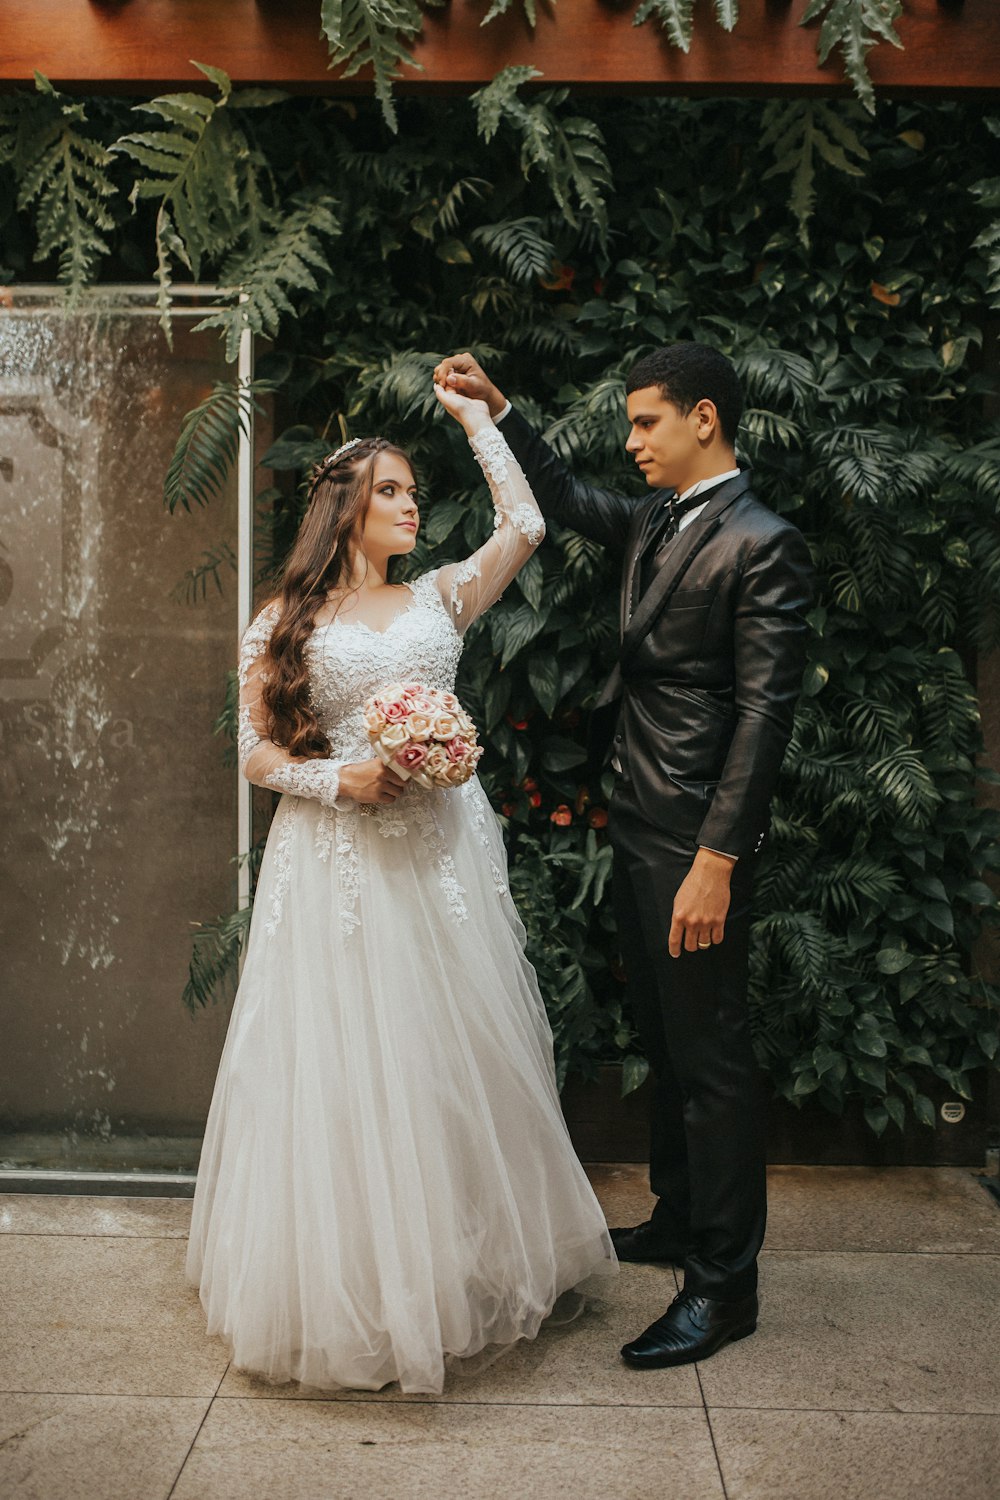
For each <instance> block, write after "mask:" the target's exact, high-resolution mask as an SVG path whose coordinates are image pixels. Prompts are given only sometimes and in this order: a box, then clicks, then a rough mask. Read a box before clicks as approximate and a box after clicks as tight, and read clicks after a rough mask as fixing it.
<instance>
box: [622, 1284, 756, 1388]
mask: <svg viewBox="0 0 1000 1500" xmlns="http://www.w3.org/2000/svg"><path fill="white" fill-rule="evenodd" d="M756 1327H757V1298H756V1295H754V1296H751V1297H742V1298H740V1300H739V1301H738V1302H721V1301H720V1300H719V1299H718V1298H717V1297H698V1296H696V1295H695V1294H694V1292H678V1294H677V1296H676V1297H675V1298H674V1300H673V1302H671V1304H670V1306H669V1307H668V1308H667V1310H666V1312H665V1313H664V1314H663V1317H662V1318H657V1320H656V1322H655V1323H651V1324H650V1326H649V1327H648V1328H647V1329H646V1332H645V1333H640V1335H639V1337H638V1338H637V1339H634V1340H633V1341H632V1343H631V1344H626V1345H625V1346H624V1348H623V1349H622V1359H623V1360H624V1361H625V1363H626V1364H627V1365H631V1366H632V1368H633V1370H662V1369H665V1368H666V1367H667V1366H668V1365H690V1364H694V1362H695V1360H698V1359H708V1357H709V1355H710V1354H715V1352H716V1351H717V1350H718V1349H721V1348H722V1347H723V1346H724V1345H725V1344H733V1343H735V1342H736V1340H737V1339H745V1338H746V1337H747V1335H748V1334H751V1333H753V1331H754V1329H755V1328H756Z"/></svg>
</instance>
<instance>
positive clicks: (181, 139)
mask: <svg viewBox="0 0 1000 1500" xmlns="http://www.w3.org/2000/svg"><path fill="white" fill-rule="evenodd" d="M195 67H197V68H198V69H199V70H200V71H201V72H202V73H204V74H205V76H206V77H207V78H209V79H210V80H211V82H213V83H214V84H215V85H216V87H217V88H218V91H219V94H218V98H216V99H207V98H205V97H204V96H203V95H201V94H190V93H183V94H165V95H163V96H161V97H160V98H157V99H152V100H150V101H149V103H147V104H138V105H136V110H137V111H139V112H141V113H144V114H149V115H154V116H155V117H156V118H157V119H159V120H162V121H163V122H164V127H165V128H163V129H159V130H144V131H134V132H132V133H130V134H129V135H124V136H122V137H121V138H120V139H119V140H117V141H116V142H115V143H114V145H113V146H112V147H111V149H112V151H116V152H121V153H124V154H126V155H128V156H130V157H132V159H133V160H134V161H135V162H137V163H138V165H139V166H140V167H142V168H144V169H145V175H144V176H137V177H136V180H135V184H134V186H133V188H132V201H133V202H136V201H138V200H139V199H142V198H158V199H159V200H160V210H159V214H158V217H157V235H156V245H157V263H158V282H159V288H160V299H159V300H160V307H161V321H163V322H164V326H166V312H167V309H168V308H169V287H170V263H171V259H178V260H180V261H181V262H182V263H183V264H184V265H186V266H188V267H189V268H190V270H191V273H192V275H193V276H194V278H195V280H196V281H197V280H198V278H199V277H200V275H201V265H202V261H203V260H204V259H205V258H206V257H210V258H212V259H219V258H220V257H221V256H222V255H224V254H225V253H226V252H227V251H228V250H230V249H231V248H232V246H233V245H234V244H235V243H236V242H237V240H238V239H239V238H240V237H241V236H243V235H244V234H245V233H246V232H247V228H248V226H247V222H246V220H247V214H246V211H245V210H246V203H247V194H246V193H245V192H242V191H241V189H242V187H243V184H244V181H245V177H246V174H247V172H249V171H252V170H254V167H255V165H256V164H257V162H258V160H259V158H258V157H257V155H256V153H255V152H254V151H253V150H252V148H251V146H250V143H249V141H248V139H247V136H246V133H245V131H244V129H243V127H242V125H241V124H240V123H239V122H238V117H236V116H234V114H233V111H232V110H231V109H229V108H227V105H228V103H229V99H230V95H231V91H232V85H231V83H230V80H229V77H228V76H227V74H225V73H223V72H222V70H221V69H219V68H211V67H209V66H208V65H207V64H204V63H195ZM250 228H251V234H250V238H251V239H254V238H256V234H255V233H254V232H252V231H253V229H254V226H252V225H251V226H250Z"/></svg>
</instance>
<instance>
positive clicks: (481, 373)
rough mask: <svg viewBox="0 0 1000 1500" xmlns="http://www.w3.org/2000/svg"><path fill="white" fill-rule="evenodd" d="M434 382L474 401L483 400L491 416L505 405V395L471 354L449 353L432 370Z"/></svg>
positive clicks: (499, 411) (497, 414)
mask: <svg viewBox="0 0 1000 1500" xmlns="http://www.w3.org/2000/svg"><path fill="white" fill-rule="evenodd" d="M434 384H435V385H440V386H444V388H445V390H451V391H457V392H458V394H459V395H460V396H470V397H471V398H472V399H473V400H474V401H485V402H486V405H487V406H488V407H489V409H490V416H491V417H498V416H499V415H500V413H501V412H502V411H503V409H504V407H505V406H506V405H507V397H506V396H505V395H504V394H503V392H502V391H501V390H500V389H499V388H498V387H497V386H495V385H494V384H493V382H492V380H491V379H490V377H489V376H488V375H487V373H486V371H485V370H484V369H483V367H482V365H481V364H480V363H479V361H478V360H477V359H474V358H473V356H472V355H471V354H449V355H448V358H447V359H443V360H442V361H441V363H440V364H439V365H438V367H437V369H436V370H435V371H434Z"/></svg>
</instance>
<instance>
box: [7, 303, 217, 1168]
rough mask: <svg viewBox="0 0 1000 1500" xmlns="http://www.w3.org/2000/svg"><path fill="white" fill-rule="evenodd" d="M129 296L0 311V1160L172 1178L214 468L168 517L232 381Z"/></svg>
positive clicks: (188, 1120)
mask: <svg viewBox="0 0 1000 1500" xmlns="http://www.w3.org/2000/svg"><path fill="white" fill-rule="evenodd" d="M193 321H195V319H194V318H193V317H192V316H191V315H190V314H189V313H183V312H182V313H181V314H180V315H179V317H178V318H177V320H176V324H175V329H174V336H173V348H172V349H171V348H170V347H169V346H168V343H167V340H166V338H165V337H164V334H163V332H162V331H161V330H160V328H159V326H158V323H157V319H156V316H155V309H154V307H153V305H152V300H151V297H150V296H149V294H148V293H147V292H146V291H145V290H142V291H138V292H135V291H133V292H125V291H123V292H121V293H118V294H110V293H109V294H105V295H104V296H103V297H102V300H101V302H100V303H97V302H93V303H88V304H86V306H85V308H84V309H83V310H80V311H76V312H73V313H67V312H65V311H62V310H60V303H59V301H58V300H57V299H56V298H55V297H53V296H52V295H51V294H48V295H46V294H44V293H42V292H41V291H36V292H31V291H28V290H24V289H18V288H14V289H13V301H12V302H11V303H9V305H4V306H0V985H2V991H0V1037H2V1043H0V1162H5V1163H6V1164H7V1165H14V1166H20V1167H24V1166H30V1167H48V1168H57V1169H62V1168H79V1169H85V1168H109V1169H110V1168H118V1169H121V1168H126V1169H128V1168H135V1167H137V1166H146V1167H150V1166H155V1167H157V1168H168V1169H177V1168H185V1167H190V1166H191V1165H192V1164H193V1161H194V1160H195V1159H196V1153H197V1141H198V1136H199V1135H200V1131H201V1128H202V1123H203V1120H204V1116H205V1112H206V1109H207V1105H208V1099H209V1097H210V1092H211V1085H212V1079H213V1076H214V1072H215V1067H216V1063H217V1059H218V1053H219V1049H220V1046H221V1041H222V1036H223V1032H224V1026H225V1020H226V1016H225V1013H224V1008H222V1009H219V1010H216V1011H213V1012H209V1013H207V1014H205V1015H203V1016H199V1017H198V1019H197V1020H192V1019H191V1018H190V1016H189V1015H188V1014H187V1012H186V1011H185V1010H184V1009H183V1007H182V1004H181V994H182V991H183V987H184V983H185V979H186V973H187V961H188V954H189V951H190V940H191V931H192V923H195V922H197V921H199V920H202V919H204V918H207V917H208V918H210V917H212V916H215V915H217V914H219V913H222V912H225V911H227V910H229V909H230V908H231V907H232V905H233V904H234V902H235V899H236V879H235V864H234V855H235V852H236V815H237V807H236V779H235V773H234V771H233V769H232V768H231V767H227V766H226V765H225V763H224V757H223V751H224V746H223V743H222V741H221V740H220V739H219V737H218V736H217V735H215V734H214V733H213V727H214V724H215V721H216V718H217V716H218V714H219V711H220V708H221V706H222V699H223V692H224V685H225V675H226V671H227V669H228V668H229V667H231V666H232V664H233V661H234V656H235V641H236V623H237V622H236V578H235V574H234V573H233V572H232V571H231V570H230V568H229V567H228V566H227V565H224V567H223V572H222V574H221V582H222V585H223V588H222V591H221V592H220V591H219V590H218V589H217V588H216V587H215V586H214V584H213V583H211V581H209V586H208V588H207V591H206V594H205V597H204V598H203V599H201V600H199V601H198V602H194V603H192V602H190V600H189V599H188V598H187V597H186V590H185V588H184V586H183V583H182V580H183V579H184V576H185V574H186V573H187V572H188V571H189V570H191V569H194V568H196V567H197V566H198V564H199V561H200V560H201V559H202V557H203V555H204V554H205V552H206V551H212V550H214V551H217V552H219V551H222V552H224V551H225V549H226V548H229V549H231V551H232V554H233V555H234V556H235V554H236V550H237V499H236V485H235V480H234V481H233V482H232V483H231V484H230V485H229V486H228V487H227V489H226V491H225V493H223V494H221V495H219V496H218V497H217V498H216V499H215V500H213V501H212V503H211V504H210V505H209V506H208V507H206V508H205V509H196V510H194V511H193V512H192V513H191V514H187V513H184V512H179V513H177V514H174V515H171V514H170V513H169V512H168V511H167V510H166V509H165V507H164V503H163V476H164V472H165V469H166V466H167V464H168V461H169V459H170V455H171V452H172V449H173V445H174V442H175V440H176V436H177V432H178V429H179V424H180V421H181V418H182V417H183V415H184V413H185V412H186V411H188V410H189V409H190V408H191V407H193V406H194V405H196V404H197V402H198V401H199V400H200V399H201V398H202V397H203V396H204V395H205V394H206V393H207V392H208V390H209V389H210V388H211V386H212V384H213V382H214V381H215V380H218V379H224V378H232V371H231V369H227V367H226V366H225V363H224V360H223V357H222V352H221V346H220V343H219V339H218V336H217V335H216V334H214V333H201V334H198V333H195V332H194V331H193V329H192V323H193Z"/></svg>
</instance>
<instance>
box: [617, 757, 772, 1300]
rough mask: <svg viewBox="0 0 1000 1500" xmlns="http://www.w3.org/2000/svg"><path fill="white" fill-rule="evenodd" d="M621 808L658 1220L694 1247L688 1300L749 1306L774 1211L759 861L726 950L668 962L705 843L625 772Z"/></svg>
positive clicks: (732, 915)
mask: <svg viewBox="0 0 1000 1500" xmlns="http://www.w3.org/2000/svg"><path fill="white" fill-rule="evenodd" d="M610 811H611V815H610V819H609V833H610V835H611V839H612V844H613V848H614V881H613V892H614V902H615V913H616V917H617V920H618V931H619V936H620V939H621V947H622V953H623V954H624V957H625V965H626V970H627V975H628V988H629V994H630V998H631V1001H632V1006H633V1011H634V1014H635V1020H636V1025H637V1027H638V1030H639V1036H640V1040H641V1043H642V1046H643V1049H644V1051H645V1053H646V1056H647V1058H648V1059H649V1063H650V1067H651V1070H652V1074H653V1082H654V1098H653V1113H652V1122H651V1148H650V1186H651V1188H652V1191H653V1192H654V1193H655V1194H656V1196H657V1198H658V1200H659V1201H658V1203H657V1205H656V1208H655V1209H654V1212H653V1223H654V1224H655V1225H656V1226H657V1228H658V1229H661V1230H662V1232H663V1236H664V1238H665V1239H667V1240H668V1241H669V1242H671V1243H678V1244H680V1245H683V1246H686V1247H687V1257H686V1262H685V1278H684V1286H685V1290H687V1291H689V1292H694V1293H695V1294H697V1295H700V1296H707V1297H718V1298H721V1299H735V1298H739V1297H745V1296H748V1295H750V1294H751V1293H752V1292H753V1291H755V1289H756V1286H757V1255H758V1252H759V1250H760V1247H761V1244H762V1242H763V1238H764V1225H765V1219H766V1213H767V1197H766V1183H765V1170H764V1162H765V1156H764V1150H765V1148H764V1119H763V1110H764V1092H763V1083H762V1079H761V1076H760V1073H759V1070H758V1067H757V1063H756V1060H755V1058H754V1053H753V1048H752V1045H751V1039H750V1026H749V1017H748V1013H747V977H748V955H749V935H750V903H751V897H752V892H753V866H754V864H755V860H754V859H752V858H748V859H741V860H739V861H738V862H737V864H736V866H735V868H734V870H733V878H732V902H731V906H730V909H729V914H728V917H727V920H726V931H725V939H724V941H723V942H722V943H721V944H718V945H713V947H711V948H706V949H699V950H698V951H696V952H694V953H688V952H687V951H682V952H681V955H680V957H679V958H671V956H670V952H669V949H668V946H667V940H668V937H669V934H670V923H671V919H672V914H673V904H674V897H675V895H676V893H677V890H678V887H679V886H680V884H681V882H682V881H683V880H684V877H685V876H686V875H687V873H688V871H689V870H690V868H691V862H692V860H693V859H694V857H695V854H696V853H697V846H696V845H695V844H694V842H693V841H691V840H689V839H686V838H683V837H678V836H677V835H675V834H672V833H667V832H664V831H663V830H662V829H659V828H656V827H654V826H653V825H652V824H650V823H649V822H648V821H647V820H646V819H644V818H643V816H642V814H641V813H640V811H639V809H638V807H637V805H636V803H635V801H634V800H633V798H632V796H631V794H630V786H629V781H628V778H627V774H626V776H625V777H624V778H622V779H620V780H619V782H618V785H617V786H616V789H615V792H614V796H613V798H612V806H611V810H610Z"/></svg>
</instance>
